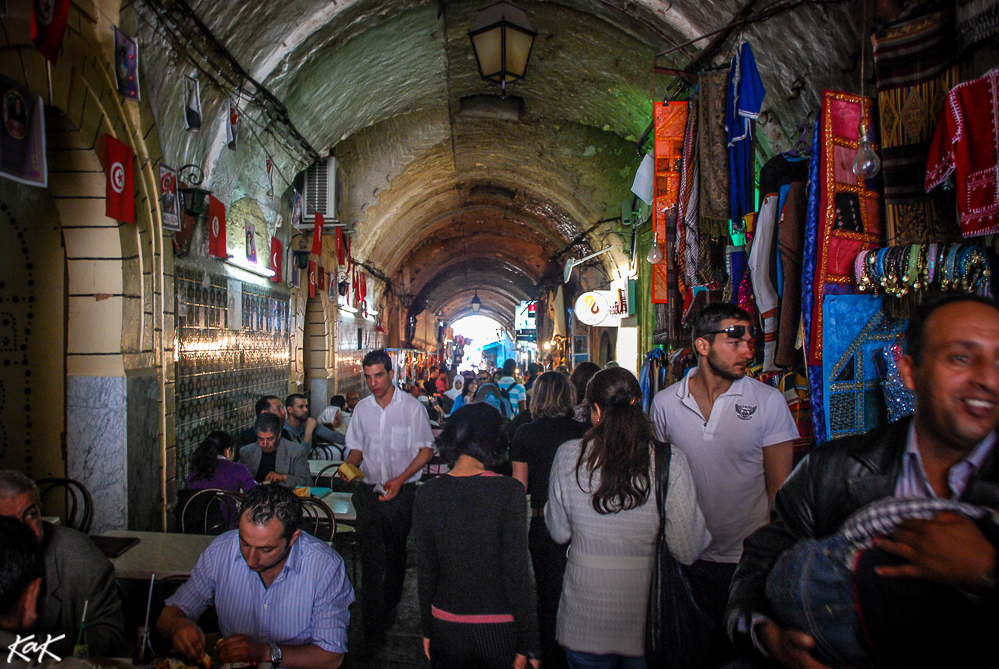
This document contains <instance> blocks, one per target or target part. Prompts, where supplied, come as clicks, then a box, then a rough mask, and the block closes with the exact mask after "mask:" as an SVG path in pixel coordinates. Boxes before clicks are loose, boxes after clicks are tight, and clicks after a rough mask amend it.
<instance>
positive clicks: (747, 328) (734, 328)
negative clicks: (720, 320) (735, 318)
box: [704, 325, 756, 339]
mask: <svg viewBox="0 0 999 669" xmlns="http://www.w3.org/2000/svg"><path fill="white" fill-rule="evenodd" d="M747 332H748V333H749V338H750V339H755V338H756V328H755V327H754V326H752V325H729V326H728V327H727V328H725V329H724V330H712V331H711V332H705V333H704V334H705V335H720V334H726V335H728V338H729V339H744V338H745V337H746V333H747Z"/></svg>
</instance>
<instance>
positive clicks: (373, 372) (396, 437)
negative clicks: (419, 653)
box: [346, 350, 434, 653]
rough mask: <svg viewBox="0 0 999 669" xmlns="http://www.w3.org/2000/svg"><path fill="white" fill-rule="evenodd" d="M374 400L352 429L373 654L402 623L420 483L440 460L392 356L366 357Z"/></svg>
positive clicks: (359, 409)
mask: <svg viewBox="0 0 999 669" xmlns="http://www.w3.org/2000/svg"><path fill="white" fill-rule="evenodd" d="M361 366H362V367H363V369H364V381H365V383H367V384H368V388H369V389H370V390H371V395H369V396H368V397H365V398H364V399H363V400H361V401H360V402H358V404H357V406H356V407H355V408H354V413H353V416H352V417H351V420H350V426H349V427H348V428H347V460H346V461H347V462H348V463H350V464H352V465H355V466H360V469H361V471H362V472H364V478H363V479H362V481H361V482H360V483H359V484H358V488H357V490H355V491H354V495H353V502H354V508H355V510H356V511H357V533H358V540H359V542H360V546H361V611H362V614H361V618H362V621H363V623H364V636H365V642H366V645H367V647H366V648H365V651H367V652H368V653H371V652H374V651H375V650H377V648H378V647H380V646H381V645H382V643H384V639H385V631H386V630H387V629H388V628H389V627H391V625H392V623H393V622H394V620H395V613H396V607H397V606H398V605H399V601H400V600H401V599H402V586H403V581H404V579H405V576H406V539H407V538H408V537H409V529H410V526H411V524H412V517H413V500H414V498H415V496H416V482H417V481H418V480H419V479H420V475H421V474H422V472H423V465H425V464H426V462H427V460H429V459H430V456H431V455H433V443H434V438H433V435H432V434H431V432H430V424H429V423H428V421H427V412H426V410H425V409H424V408H423V406H422V405H421V404H420V403H419V402H417V401H416V399H414V398H413V397H412V396H411V395H408V394H406V393H404V392H399V391H398V389H397V388H396V387H395V384H394V382H393V372H392V359H391V358H389V356H388V354H387V353H386V352H385V351H384V350H377V351H372V352H370V353H368V354H367V355H366V356H364V360H363V361H362V362H361Z"/></svg>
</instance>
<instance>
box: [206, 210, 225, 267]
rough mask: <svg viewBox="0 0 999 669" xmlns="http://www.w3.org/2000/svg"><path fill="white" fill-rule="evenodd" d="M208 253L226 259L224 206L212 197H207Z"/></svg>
mask: <svg viewBox="0 0 999 669" xmlns="http://www.w3.org/2000/svg"><path fill="white" fill-rule="evenodd" d="M208 253H209V254H211V255H213V256H215V257H216V258H222V259H225V258H228V257H229V253H228V252H227V251H226V242H225V205H224V204H222V201H221V200H219V199H218V198H217V197H215V196H214V195H209V196H208Z"/></svg>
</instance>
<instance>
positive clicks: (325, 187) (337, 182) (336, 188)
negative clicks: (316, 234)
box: [299, 157, 346, 232]
mask: <svg viewBox="0 0 999 669" xmlns="http://www.w3.org/2000/svg"><path fill="white" fill-rule="evenodd" d="M345 190H346V178H345V175H344V173H343V169H342V168H341V167H340V165H339V164H338V163H337V161H336V158H333V157H329V158H326V159H325V160H320V161H319V162H317V163H314V164H313V165H312V166H310V167H309V168H308V169H307V170H305V186H304V188H303V192H302V209H303V210H302V222H301V224H300V225H299V227H300V228H301V229H303V230H304V229H310V230H311V229H312V226H313V225H314V224H315V222H316V212H317V211H318V212H319V213H320V214H322V215H323V219H324V220H325V221H326V225H325V226H324V231H326V232H332V231H333V229H334V228H335V227H337V225H340V226H343V225H346V220H345V219H344V195H345V194H346V193H345Z"/></svg>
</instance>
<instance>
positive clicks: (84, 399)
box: [66, 376, 128, 534]
mask: <svg viewBox="0 0 999 669" xmlns="http://www.w3.org/2000/svg"><path fill="white" fill-rule="evenodd" d="M66 400H67V401H66V451H67V452H66V465H67V471H68V474H69V477H70V478H74V479H76V480H77V481H80V482H81V483H83V484H84V485H85V486H87V489H89V490H90V494H91V495H93V498H94V522H93V525H92V526H91V530H90V531H91V534H100V533H101V532H105V531H107V530H114V529H125V528H126V527H127V525H128V477H127V473H126V468H125V458H126V455H125V454H126V443H127V440H126V435H127V424H126V413H125V406H126V403H125V378H124V377H120V376H69V377H67V379H66Z"/></svg>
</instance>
